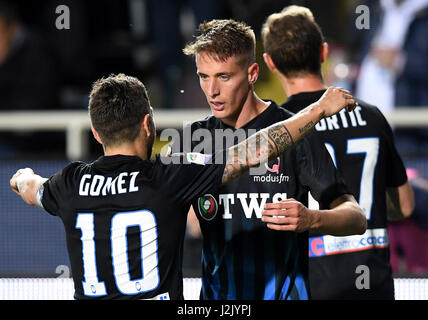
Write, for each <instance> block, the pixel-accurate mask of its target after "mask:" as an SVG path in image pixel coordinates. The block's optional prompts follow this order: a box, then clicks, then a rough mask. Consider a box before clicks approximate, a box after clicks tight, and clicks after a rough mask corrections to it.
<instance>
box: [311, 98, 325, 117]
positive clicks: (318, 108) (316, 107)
mask: <svg viewBox="0 0 428 320" xmlns="http://www.w3.org/2000/svg"><path fill="white" fill-rule="evenodd" d="M311 112H312V113H313V114H315V115H316V117H317V119H316V120H317V121H319V120H321V119H323V118H324V115H325V107H323V105H322V104H321V103H319V102H315V103H313V104H311Z"/></svg>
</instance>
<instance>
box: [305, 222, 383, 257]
mask: <svg viewBox="0 0 428 320" xmlns="http://www.w3.org/2000/svg"><path fill="white" fill-rule="evenodd" d="M387 246H388V235H387V231H386V229H381V228H380V229H371V230H367V231H366V232H365V233H364V234H363V235H355V236H347V237H334V236H323V237H312V238H310V239H309V257H320V256H324V255H332V254H341V253H347V252H354V251H362V250H369V249H373V248H385V247H387Z"/></svg>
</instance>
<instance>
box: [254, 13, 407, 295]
mask: <svg viewBox="0 0 428 320" xmlns="http://www.w3.org/2000/svg"><path fill="white" fill-rule="evenodd" d="M262 38H263V42H264V49H265V52H266V53H265V54H264V57H265V62H266V64H267V65H268V67H269V68H270V69H271V70H272V71H274V72H276V73H277V74H278V75H279V78H280V79H281V83H282V85H283V87H284V90H285V92H286V94H287V96H288V99H287V101H286V102H285V103H284V104H282V105H281V106H282V107H284V108H286V109H288V110H290V111H292V112H298V111H299V110H301V108H302V107H303V106H305V105H306V104H308V103H311V102H313V101H316V100H317V99H318V98H319V97H320V96H321V95H322V94H323V93H324V92H325V88H326V86H325V84H324V81H323V77H322V73H321V63H322V62H323V61H325V60H326V58H327V52H328V46H327V44H326V43H325V42H324V40H323V35H322V32H321V30H320V28H319V26H318V25H317V23H316V22H315V20H314V17H313V15H312V12H311V11H310V10H309V9H307V8H304V7H299V6H290V7H287V8H285V9H284V10H283V11H282V12H279V13H274V14H272V15H270V16H269V17H268V18H267V20H266V22H265V24H264V26H263V29H262ZM357 101H358V100H357ZM314 132H315V133H316V134H317V135H318V137H319V138H320V139H321V141H323V142H324V143H325V145H326V147H327V148H328V150H329V152H330V154H331V156H332V158H333V160H334V163H335V165H336V166H337V167H338V168H339V169H340V170H341V171H342V173H343V176H344V178H345V181H346V182H347V184H348V187H349V188H350V190H351V192H352V194H353V195H354V196H355V198H356V199H358V200H359V204H360V206H361V207H362V208H363V210H364V213H365V215H366V217H367V231H366V232H365V233H364V234H363V235H359V236H351V237H333V236H330V235H322V234H320V233H318V232H312V234H310V239H309V258H310V259H309V275H310V276H309V280H310V281H309V282H310V288H311V293H312V297H313V298H314V299H394V283H393V279H392V271H391V266H390V262H389V248H388V235H387V218H390V219H394V220H395V219H397V218H398V219H400V218H403V217H408V216H409V215H410V214H411V212H412V210H413V207H414V200H413V192H412V189H411V187H410V184H409V182H408V181H407V176H406V171H405V168H404V166H403V162H402V160H401V158H400V156H399V154H398V152H397V150H396V148H395V146H394V140H393V133H392V130H391V128H390V126H389V124H388V122H387V121H386V119H385V117H384V116H383V115H382V113H381V112H380V111H379V109H378V108H376V107H375V106H371V105H369V104H367V103H365V102H363V101H358V106H357V107H356V108H355V110H354V111H352V112H349V113H347V112H341V113H340V114H338V115H335V116H333V117H331V118H327V119H325V120H323V121H322V122H320V123H319V124H318V125H317V126H316V130H315V131H314ZM387 198H389V199H390V203H391V204H394V205H393V206H391V207H390V208H389V209H388V210H387V201H386V199H387ZM278 208H280V207H278ZM280 209H281V208H280ZM266 214H269V215H272V214H275V210H267V211H266ZM276 228H278V229H281V228H282V227H281V226H278V225H277V226H276Z"/></svg>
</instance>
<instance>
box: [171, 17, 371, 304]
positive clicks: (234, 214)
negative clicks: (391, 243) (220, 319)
mask: <svg viewBox="0 0 428 320" xmlns="http://www.w3.org/2000/svg"><path fill="white" fill-rule="evenodd" d="M199 29H200V32H201V33H200V35H198V36H197V37H196V39H195V41H194V42H192V43H190V44H188V45H187V46H186V47H185V49H184V53H185V54H187V55H191V56H194V57H195V60H196V67H197V75H198V76H199V81H200V86H201V88H202V90H203V92H204V94H205V96H206V99H207V102H208V104H209V106H210V108H211V111H212V113H213V115H212V116H210V117H208V118H207V119H204V120H201V121H196V122H194V123H192V124H191V125H190V127H189V128H185V129H184V130H189V129H190V131H191V132H192V135H191V136H192V137H193V133H194V134H195V136H196V133H199V132H200V130H202V129H204V130H209V131H210V132H211V133H212V134H211V137H212V139H211V141H212V148H213V149H214V150H216V149H222V148H223V147H224V146H223V143H224V138H225V137H226V139H225V140H226V142H225V143H226V147H230V146H233V144H234V143H236V140H238V141H239V140H240V138H241V137H242V136H248V135H249V134H251V133H254V132H255V131H256V130H260V129H262V128H265V127H268V126H270V125H272V124H273V123H275V122H277V121H279V120H282V119H288V118H289V117H290V116H291V113H289V112H287V111H286V110H284V109H282V108H279V107H278V106H277V105H276V104H275V103H274V102H273V101H264V100H262V99H260V98H259V97H258V96H257V95H256V93H255V92H254V88H253V84H254V83H255V81H256V80H257V76H258V72H259V67H258V64H257V63H256V62H255V36H254V32H253V31H252V30H251V28H250V27H248V26H247V25H245V24H244V23H241V22H236V21H234V20H212V21H210V22H206V23H203V24H201V25H200V26H199ZM222 133H224V134H223V135H222ZM231 136H232V137H231ZM183 138H186V134H185V133H184V134H183ZM192 140H194V139H192ZM182 142H183V146H180V144H181V143H182ZM185 144H186V141H180V142H176V143H173V145H172V146H171V148H172V150H174V148H180V147H181V148H184V147H185V146H184V145H185ZM200 145H201V143H199V141H192V142H191V147H192V148H195V150H196V148H198V147H199V146H200ZM319 146H321V147H322V148H323V149H324V150H323V149H321V150H320V147H319ZM309 190H310V191H311V192H312V194H313V196H314V197H315V198H316V199H318V200H319V201H320V202H321V203H322V205H323V209H326V210H322V211H321V210H318V211H308V210H307V208H306V207H305V205H306V203H307V198H308V191H309ZM280 200H282V201H285V202H286V203H288V204H289V206H290V207H289V210H288V209H287V211H283V212H282V213H281V214H279V216H284V215H287V216H288V213H290V215H291V214H292V215H293V217H292V218H291V217H290V220H289V226H290V230H293V231H297V232H275V231H273V230H270V229H268V228H267V227H266V226H265V224H264V223H263V222H262V221H261V219H260V218H261V215H262V210H263V206H264V204H265V203H267V202H278V201H280ZM193 208H194V210H195V212H196V214H197V217H198V219H199V222H200V227H201V232H202V236H203V253H202V254H203V257H202V290H201V298H202V299H231V300H234V299H259V300H261V299H307V298H308V295H309V294H308V290H307V281H306V280H307V252H308V248H307V233H306V232H305V231H307V230H310V229H314V230H318V231H320V232H328V233H333V234H336V235H349V234H361V233H363V232H364V231H365V223H366V221H365V217H364V214H363V212H362V211H361V209H360V207H359V206H358V205H357V203H356V201H355V199H354V198H353V197H352V196H351V195H349V192H348V191H347V189H346V187H345V185H344V184H343V183H342V182H341V180H340V178H339V177H338V174H337V171H336V169H335V167H334V165H333V163H332V160H331V158H330V156H329V155H328V152H327V150H326V149H325V148H324V146H323V145H322V144H321V142H319V141H317V139H316V136H314V135H310V136H309V138H307V139H303V140H302V141H301V142H300V143H297V144H296V147H295V148H293V149H292V150H289V151H286V152H285V153H283V154H282V155H281V156H278V157H274V158H273V159H271V161H269V163H267V164H265V165H263V166H261V167H260V168H258V169H257V170H254V171H249V172H247V173H245V174H244V175H243V176H242V177H240V178H239V179H236V180H234V181H231V182H230V183H227V184H224V185H223V186H222V187H220V189H219V190H218V192H217V193H211V194H206V195H205V196H204V197H201V198H200V199H199V200H198V201H195V202H193ZM296 209H299V211H298V212H297V211H295V210H296ZM294 215H296V216H294ZM297 215H298V216H297Z"/></svg>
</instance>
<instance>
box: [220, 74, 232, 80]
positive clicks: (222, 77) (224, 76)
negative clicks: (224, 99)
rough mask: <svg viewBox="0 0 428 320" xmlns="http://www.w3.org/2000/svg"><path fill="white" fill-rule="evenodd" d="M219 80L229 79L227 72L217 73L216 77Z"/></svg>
mask: <svg viewBox="0 0 428 320" xmlns="http://www.w3.org/2000/svg"><path fill="white" fill-rule="evenodd" d="M218 78H219V79H220V80H222V81H227V80H229V79H230V76H229V75H227V74H221V75H219V77H218Z"/></svg>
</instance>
